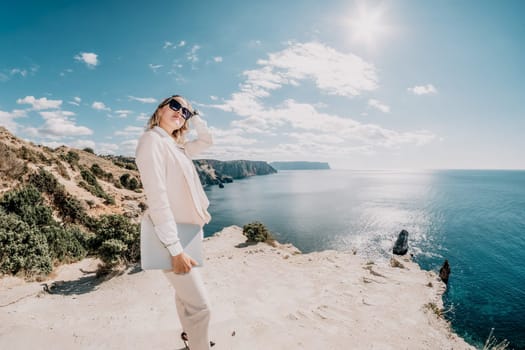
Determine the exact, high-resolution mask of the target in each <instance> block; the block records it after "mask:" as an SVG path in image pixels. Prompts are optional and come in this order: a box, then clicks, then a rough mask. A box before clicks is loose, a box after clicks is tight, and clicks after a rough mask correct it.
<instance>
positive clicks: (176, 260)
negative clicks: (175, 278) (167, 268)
mask: <svg viewBox="0 0 525 350" xmlns="http://www.w3.org/2000/svg"><path fill="white" fill-rule="evenodd" d="M197 265H198V263H197V262H196V261H195V260H193V259H192V258H191V257H189V256H188V255H186V254H184V252H182V253H180V254H179V255H175V256H172V257H171V267H172V268H173V272H175V273H176V274H177V275H183V274H185V273H188V272H190V270H191V268H192V267H193V266H197Z"/></svg>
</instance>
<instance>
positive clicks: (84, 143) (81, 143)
mask: <svg viewBox="0 0 525 350" xmlns="http://www.w3.org/2000/svg"><path fill="white" fill-rule="evenodd" d="M69 146H70V147H74V148H77V149H84V148H86V147H89V148H92V149H95V146H96V144H95V141H93V140H75V141H73V142H71V143H70V144H69Z"/></svg>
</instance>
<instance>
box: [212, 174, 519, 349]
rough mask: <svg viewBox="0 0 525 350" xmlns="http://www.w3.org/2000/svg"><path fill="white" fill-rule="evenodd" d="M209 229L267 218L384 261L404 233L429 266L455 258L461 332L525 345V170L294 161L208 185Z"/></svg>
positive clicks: (301, 243) (276, 230) (303, 237)
mask: <svg viewBox="0 0 525 350" xmlns="http://www.w3.org/2000/svg"><path fill="white" fill-rule="evenodd" d="M206 192H207V195H208V197H209V199H210V208H209V210H210V213H211V214H212V221H211V222H210V224H208V225H206V226H205V228H204V232H205V236H210V235H212V234H214V233H215V232H218V231H220V230H221V229H222V228H224V227H226V226H230V225H238V226H241V227H242V226H243V225H244V224H247V223H249V222H252V221H261V222H263V223H264V224H265V225H266V226H267V227H268V228H269V229H270V231H272V233H273V234H274V236H275V237H276V238H277V240H279V241H280V242H286V243H292V244H294V245H295V246H296V247H297V248H299V249H300V250H301V251H302V252H303V253H308V252H314V251H322V250H327V249H335V250H356V251H357V253H358V254H359V255H361V256H364V257H366V258H368V259H373V260H385V261H386V260H387V259H388V258H389V257H390V256H391V252H392V247H393V244H394V242H395V239H396V238H397V236H398V234H399V232H400V231H401V230H403V229H405V230H407V231H408V232H409V253H410V254H413V259H414V261H415V262H417V263H418V264H419V265H420V266H421V268H422V269H424V270H432V271H436V272H437V271H438V270H439V268H440V267H441V266H442V264H443V262H444V260H445V259H447V260H448V261H449V263H450V266H451V270H452V273H451V276H450V280H449V283H448V287H447V291H446V292H445V294H444V295H443V301H444V306H445V310H446V313H445V317H446V318H447V319H448V320H449V321H450V322H451V325H452V328H453V329H454V330H455V332H456V333H457V334H458V335H460V336H461V337H463V338H464V339H465V340H467V341H468V342H469V343H471V344H473V345H475V346H477V347H481V346H482V345H483V342H484V341H485V340H486V339H487V337H488V335H489V333H490V331H491V329H492V328H494V333H493V335H494V336H495V337H496V338H497V339H498V340H503V339H507V340H509V341H510V347H509V348H514V349H525V316H524V313H523V312H522V311H525V298H524V297H525V267H524V266H523V265H522V264H520V262H521V261H525V249H524V248H525V210H524V209H525V171H524V170H471V169H469V170H459V169H457V170H392V169H388V170H334V169H332V170H287V171H279V172H278V173H277V174H273V175H266V176H254V177H249V178H246V179H242V180H237V181H235V182H234V183H231V184H226V185H225V188H223V189H220V188H218V187H217V186H211V187H207V188H206Z"/></svg>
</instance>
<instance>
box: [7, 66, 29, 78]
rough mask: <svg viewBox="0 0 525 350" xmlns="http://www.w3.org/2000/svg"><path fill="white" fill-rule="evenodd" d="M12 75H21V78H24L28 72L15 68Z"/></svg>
mask: <svg viewBox="0 0 525 350" xmlns="http://www.w3.org/2000/svg"><path fill="white" fill-rule="evenodd" d="M10 73H11V75H17V74H19V75H20V76H22V77H24V78H25V77H26V76H27V70H25V69H21V68H13V69H11V72H10Z"/></svg>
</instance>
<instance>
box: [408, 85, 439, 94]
mask: <svg viewBox="0 0 525 350" xmlns="http://www.w3.org/2000/svg"><path fill="white" fill-rule="evenodd" d="M407 90H408V91H410V92H411V93H413V94H414V95H430V94H436V93H437V89H436V88H435V87H434V85H432V84H427V85H416V86H414V87H412V88H408V89H407Z"/></svg>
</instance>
